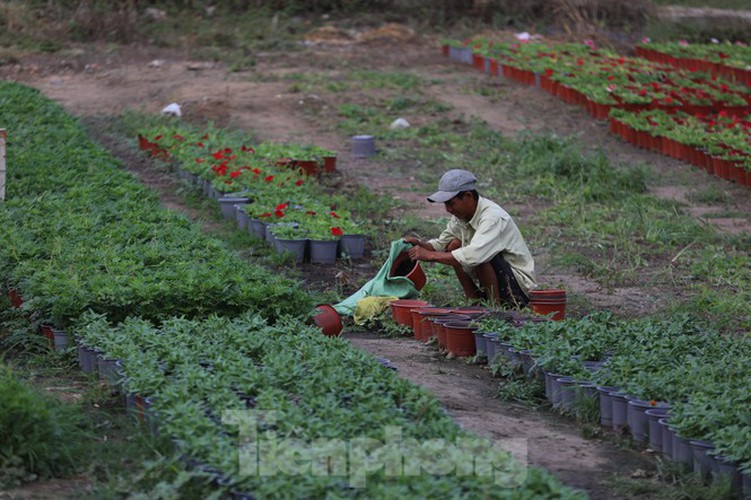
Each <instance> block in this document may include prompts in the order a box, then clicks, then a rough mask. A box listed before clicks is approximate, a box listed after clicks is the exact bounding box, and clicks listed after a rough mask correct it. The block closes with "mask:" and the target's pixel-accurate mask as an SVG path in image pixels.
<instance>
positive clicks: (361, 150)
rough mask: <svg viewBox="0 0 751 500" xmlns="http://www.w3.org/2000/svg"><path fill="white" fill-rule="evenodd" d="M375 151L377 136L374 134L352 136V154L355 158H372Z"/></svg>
mask: <svg viewBox="0 0 751 500" xmlns="http://www.w3.org/2000/svg"><path fill="white" fill-rule="evenodd" d="M375 153H376V147H375V137H373V136H372V135H355V136H352V156H354V157H355V158H370V157H371V156H373V155H374V154H375Z"/></svg>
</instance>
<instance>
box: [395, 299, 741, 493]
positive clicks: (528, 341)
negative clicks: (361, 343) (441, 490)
mask: <svg viewBox="0 0 751 500" xmlns="http://www.w3.org/2000/svg"><path fill="white" fill-rule="evenodd" d="M391 304H392V307H391V311H392V317H393V319H394V321H396V322H397V323H399V324H401V325H404V326H406V327H410V328H411V329H412V331H413V332H414V336H415V339H416V340H419V341H422V342H426V343H427V342H430V341H431V339H433V338H435V339H437V347H438V349H439V350H440V351H442V352H448V353H452V354H454V355H456V356H475V358H474V359H475V360H476V361H484V360H487V362H488V363H489V364H490V365H491V366H492V367H493V369H494V372H496V374H498V375H502V376H505V377H507V379H509V380H507V381H506V383H508V382H509V381H511V382H513V383H518V382H521V383H524V384H530V385H539V386H542V385H544V387H545V396H546V397H547V399H548V400H549V401H550V403H551V404H552V406H553V408H556V409H558V410H560V411H562V412H564V413H569V414H576V413H579V414H581V415H582V416H583V417H585V418H586V416H589V418H592V415H593V414H594V413H598V414H599V422H600V423H601V424H602V425H605V426H607V427H612V428H613V429H614V430H617V431H625V430H628V431H629V432H630V435H631V436H632V437H633V439H634V440H635V441H636V442H637V443H638V444H640V445H645V444H647V443H648V446H649V448H650V449H652V450H654V451H656V452H661V453H662V455H663V456H664V457H665V458H667V459H668V460H672V461H674V462H676V463H679V464H682V465H684V466H685V467H686V468H687V469H688V470H690V471H693V472H694V473H695V474H696V475H697V476H699V477H700V478H701V479H702V480H704V481H706V482H707V483H709V482H724V483H726V487H727V488H728V490H729V491H730V490H732V495H733V496H738V495H740V494H741V492H743V494H744V495H745V496H744V498H746V497H748V496H749V495H751V427H749V425H748V422H749V421H751V409H749V408H750V407H749V404H748V402H749V401H748V398H749V395H748V388H747V385H748V380H749V378H751V339H749V338H747V337H741V338H737V337H732V336H723V335H720V334H719V333H718V332H716V331H713V330H711V329H706V328H703V327H701V326H699V325H697V324H696V323H695V322H692V321H691V320H689V319H688V318H687V317H683V316H680V315H679V316H675V317H669V318H665V319H663V320H654V319H641V320H635V321H622V320H615V319H614V318H613V317H612V316H611V315H609V314H607V313H599V314H594V315H591V316H589V317H586V318H584V319H581V320H563V319H562V318H559V321H547V320H546V318H543V317H539V316H530V315H527V314H524V313H520V312H513V311H509V312H501V311H488V310H483V308H457V309H446V308H437V307H431V306H428V305H427V304H426V303H425V302H422V303H420V302H419V301H406V300H399V301H395V302H392V303H391Z"/></svg>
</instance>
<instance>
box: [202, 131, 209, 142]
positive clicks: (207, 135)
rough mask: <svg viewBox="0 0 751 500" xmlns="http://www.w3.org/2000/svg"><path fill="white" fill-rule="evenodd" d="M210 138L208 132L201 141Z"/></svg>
mask: <svg viewBox="0 0 751 500" xmlns="http://www.w3.org/2000/svg"><path fill="white" fill-rule="evenodd" d="M208 138H209V134H208V132H207V133H205V134H203V137H201V139H204V140H205V139H208Z"/></svg>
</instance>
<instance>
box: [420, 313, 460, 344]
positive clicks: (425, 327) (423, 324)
mask: <svg viewBox="0 0 751 500" xmlns="http://www.w3.org/2000/svg"><path fill="white" fill-rule="evenodd" d="M412 311H413V313H412V314H413V316H412V321H413V323H414V324H413V329H414V330H415V332H417V331H419V332H420V337H419V339H420V340H422V341H423V342H427V341H428V340H430V338H431V337H434V336H436V335H437V332H436V333H434V332H433V322H432V321H431V320H432V319H433V318H438V317H441V316H447V315H449V314H451V311H450V310H449V309H445V308H443V307H432V306H426V307H418V308H417V309H413V310H412ZM414 311H417V317H415V316H414V314H415V313H414Z"/></svg>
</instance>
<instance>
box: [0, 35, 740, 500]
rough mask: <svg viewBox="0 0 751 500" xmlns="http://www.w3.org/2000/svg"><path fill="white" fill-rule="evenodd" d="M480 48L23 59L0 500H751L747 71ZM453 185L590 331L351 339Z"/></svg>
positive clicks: (521, 326) (14, 66) (443, 291)
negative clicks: (495, 217) (386, 265)
mask: <svg viewBox="0 0 751 500" xmlns="http://www.w3.org/2000/svg"><path fill="white" fill-rule="evenodd" d="M463 35H464V34H462V36H459V35H457V36H450V35H447V34H441V35H438V34H428V33H416V32H415V31H413V30H411V29H410V28H408V27H406V26H404V25H397V24H386V25H383V26H378V27H374V28H372V29H364V28H358V29H357V32H355V29H353V30H349V31H345V30H334V29H330V30H325V29H313V28H312V27H310V29H306V30H304V32H303V33H301V34H300V35H299V36H297V37H296V39H295V43H285V44H280V46H279V47H273V46H269V47H264V48H263V49H258V50H253V51H252V53H251V54H249V55H247V57H246V58H245V59H243V60H242V61H237V60H232V61H230V60H227V59H223V58H222V57H221V54H216V53H212V54H209V53H208V52H201V51H199V50H193V51H188V50H186V49H185V48H184V47H183V48H174V47H157V46H153V45H136V44H131V45H122V46H116V47H115V46H111V45H104V44H102V45H99V44H82V45H76V46H75V47H70V48H67V49H65V50H63V51H58V52H56V53H52V54H50V53H45V52H35V51H30V50H28V51H25V50H20V49H19V51H18V52H17V53H16V55H15V56H14V58H13V61H12V62H6V61H4V63H3V64H2V65H0V76H2V81H0V128H4V129H6V131H7V143H6V162H7V184H6V187H5V193H6V199H5V201H3V202H2V203H0V242H2V243H1V244H0V287H1V288H2V296H1V297H0V321H1V323H0V429H2V431H0V498H6V497H7V498H81V497H91V498H109V497H117V498H119V497H122V498H127V497H134V498H238V499H239V498H319V497H326V498H349V497H360V498H366V497H367V498H395V497H405V498H413V497H415V498H448V497H451V498H459V497H466V498H496V497H498V498H587V497H590V498H718V499H719V498H742V497H743V495H744V494H745V495H746V496H747V497H748V496H751V426H750V425H749V422H751V409H750V408H751V406H750V405H749V392H748V386H749V380H751V371H750V370H751V368H749V367H751V362H750V361H751V344H749V337H748V331H749V329H750V328H751V313H750V312H749V308H748V304H749V302H750V301H751V253H750V252H749V248H751V73H749V68H751V51H749V48H748V47H747V46H740V45H733V44H705V45H701V44H692V45H690V46H689V45H687V44H685V43H680V42H679V41H678V40H676V41H672V42H668V41H666V42H661V43H659V44H658V43H656V42H654V43H652V42H648V41H646V40H644V41H643V42H642V43H640V44H638V45H636V46H632V47H631V50H628V51H623V50H621V51H620V52H619V51H616V50H614V49H611V48H609V47H607V46H606V45H605V44H603V46H598V43H597V42H594V41H592V40H584V39H567V40H553V39H547V38H537V37H533V38H532V39H530V40H521V39H520V38H519V37H518V36H516V34H515V33H513V32H501V31H497V32H495V31H494V32H483V33H478V34H476V35H472V36H469V37H467V36H463ZM171 103H177V104H179V105H180V114H181V116H179V117H178V116H165V115H163V113H161V111H162V109H163V108H164V107H165V106H167V105H168V104H171ZM398 118H402V119H404V120H406V121H407V122H408V126H406V127H393V126H391V125H392V123H393V122H394V121H395V120H397V119H398ZM362 135H372V136H373V137H374V139H375V154H374V155H372V156H367V157H363V156H359V155H355V154H353V144H354V143H353V139H352V138H353V137H354V136H362ZM450 168H465V169H468V170H471V171H473V172H474V173H475V174H476V175H477V177H478V179H479V186H480V187H479V190H480V192H481V194H483V195H487V196H488V197H489V198H491V199H493V200H495V201H497V202H499V204H501V205H502V206H503V207H504V208H505V209H506V210H507V211H508V212H509V213H510V214H511V215H512V216H513V217H514V219H515V221H516V223H517V225H518V226H519V227H520V229H521V231H522V233H523V234H524V236H525V239H526V242H527V244H528V246H529V248H530V250H531V252H532V254H533V256H534V258H535V266H536V273H537V279H538V284H539V288H540V289H544V290H562V291H565V297H566V304H565V319H562V320H560V321H558V320H556V321H553V320H550V318H543V317H541V316H538V315H535V314H533V313H532V311H530V310H524V311H503V310H498V309H494V308H489V307H484V309H482V311H481V313H478V312H477V310H471V309H469V308H468V307H469V306H470V305H471V304H469V303H468V302H467V300H466V299H464V298H463V297H462V294H461V289H460V288H459V286H458V283H456V280H455V279H454V276H453V274H452V272H449V271H450V270H449V271H447V270H446V269H444V268H441V267H440V266H438V265H431V264H426V263H423V264H422V269H423V271H424V273H425V276H426V283H425V286H424V288H422V289H421V290H420V292H419V295H417V296H413V297H410V298H413V299H421V300H423V301H425V305H430V306H438V307H441V308H444V309H447V310H453V311H454V312H459V313H463V314H466V315H467V317H468V318H469V319H471V320H472V323H471V326H472V328H473V329H472V330H468V331H467V332H464V333H462V332H452V331H451V330H450V329H449V328H448V327H446V329H445V331H441V326H437V325H439V324H440V322H438V321H436V322H435V323H433V322H432V321H431V322H430V325H431V326H430V327H429V329H428V330H423V328H424V327H425V325H427V324H428V323H427V322H420V321H417V322H416V323H415V322H412V323H410V322H409V320H407V321H406V322H405V321H401V320H399V318H397V317H395V316H392V312H391V311H392V310H391V309H388V308H387V309H385V310H384V311H383V312H381V313H380V314H377V315H375V316H373V317H371V318H370V319H369V320H368V321H365V322H364V323H361V324H355V322H354V321H353V319H352V318H351V317H346V316H345V317H343V318H342V319H343V332H342V334H341V335H340V336H337V337H329V336H326V335H323V333H322V332H321V331H320V330H319V328H318V327H317V326H316V325H315V324H313V322H312V321H311V316H312V315H313V314H314V313H315V311H316V309H314V308H315V306H317V305H319V304H335V303H337V302H340V301H342V300H343V299H345V298H347V297H348V296H350V295H351V294H353V293H355V292H356V291H357V290H359V289H360V288H361V287H362V286H363V285H364V284H365V283H366V282H367V281H368V280H370V279H371V278H372V277H373V276H374V275H375V274H376V273H377V272H378V270H379V269H380V268H381V265H382V264H383V262H384V261H385V260H386V258H387V256H388V250H389V246H390V245H391V242H392V241H394V240H397V239H399V238H401V237H402V236H405V235H408V234H414V235H419V236H421V237H425V238H427V237H432V236H437V235H438V234H439V232H440V230H441V229H442V227H443V225H444V224H445V220H446V219H445V217H446V216H447V214H446V212H445V210H444V208H443V206H442V205H440V206H435V205H431V204H430V203H428V202H427V201H426V198H425V197H426V195H427V194H429V193H431V192H433V191H434V190H435V188H436V186H437V182H438V179H439V178H440V175H441V174H442V173H443V172H444V171H445V170H447V169H450ZM294 242H297V243H294ZM300 242H303V243H300ZM345 242H346V243H345ZM363 242H364V246H361V247H357V245H358V244H362V243H363ZM300 245H303V246H300ZM313 245H318V246H317V247H315V248H324V247H329V248H331V247H332V246H333V249H334V253H333V254H330V255H328V254H327V255H324V254H319V253H317V252H319V251H321V252H322V251H323V250H314V246H313ZM304 248H307V250H304ZM298 250H299V251H300V252H303V253H298V254H296V253H294V252H297V251H298ZM337 250H338V253H337ZM482 306H487V304H483V305H482ZM428 312H429V311H426V317H427V313H428ZM418 314H419V313H418V312H415V313H414V316H409V315H408V316H407V317H408V318H417V317H418ZM437 316H438V313H436V314H435V317H437ZM434 325H436V326H435V328H436V329H435V330H433V326H434ZM440 335H444V337H441V336H440ZM453 335H456V336H457V337H453ZM459 335H465V337H463V339H464V340H467V341H469V343H468V344H466V343H465V344H463V345H462V349H461V350H457V348H456V345H455V344H453V343H452V342H453V340H451V339H454V338H459V337H458V336H459ZM744 492H745V493H744Z"/></svg>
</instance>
